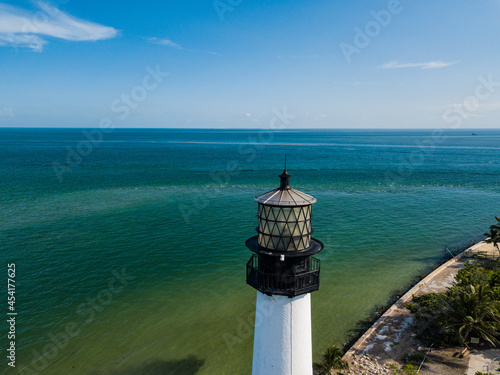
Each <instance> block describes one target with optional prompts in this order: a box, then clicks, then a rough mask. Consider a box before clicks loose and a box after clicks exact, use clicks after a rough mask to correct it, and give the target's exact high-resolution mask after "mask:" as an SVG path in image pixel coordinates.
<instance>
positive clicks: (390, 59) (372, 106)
mask: <svg viewBox="0 0 500 375" xmlns="http://www.w3.org/2000/svg"><path fill="white" fill-rule="evenodd" d="M499 62H500V2H499V1H498V0H484V1H480V2H479V1H475V0H467V1H466V0H439V1H436V0H418V1H416V0H413V1H411V0H400V1H398V0H389V1H378V0H374V1H363V0H357V1H347V0H345V1H340V0H339V1H332V0H330V1H323V0H318V1H314V2H313V1H311V2H303V1H294V0H288V1H275V2H269V1H266V2H265V1H249V0H215V1H214V0H206V1H190V0H183V1H175V2H174V1H163V2H159V1H157V0H141V1H135V0H131V1H127V2H123V1H115V0H107V1H94V0H85V1H83V0H50V1H24V0H17V1H2V0H0V66H1V69H0V87H1V90H0V126H1V127H27V126H32V127H49V126H50V127H52V126H53V127H97V126H98V125H99V124H100V122H101V121H102V120H103V119H110V120H112V121H113V124H114V126H116V127H170V128H172V127H180V128H184V127H192V128H267V127H269V123H270V120H271V119H272V118H273V117H274V114H273V110H274V111H276V110H279V111H283V110H284V108H286V112H287V113H288V114H290V116H292V115H293V116H294V117H293V119H291V120H290V122H289V124H288V125H287V127H289V128H452V127H455V128H460V127H461V128H498V121H499V120H500V63H499ZM152 71H153V72H155V71H156V79H155V74H153V75H152V73H151V72H152ZM167 72H168V77H167V74H166V73H167ZM497 82H498V83H497Z"/></svg>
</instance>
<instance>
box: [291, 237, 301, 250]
mask: <svg viewBox="0 0 500 375" xmlns="http://www.w3.org/2000/svg"><path fill="white" fill-rule="evenodd" d="M293 243H294V244H295V248H296V249H297V250H302V249H303V247H301V241H300V238H294V239H293Z"/></svg>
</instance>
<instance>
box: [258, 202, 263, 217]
mask: <svg viewBox="0 0 500 375" xmlns="http://www.w3.org/2000/svg"><path fill="white" fill-rule="evenodd" d="M260 216H262V205H261V204H259V217H260Z"/></svg>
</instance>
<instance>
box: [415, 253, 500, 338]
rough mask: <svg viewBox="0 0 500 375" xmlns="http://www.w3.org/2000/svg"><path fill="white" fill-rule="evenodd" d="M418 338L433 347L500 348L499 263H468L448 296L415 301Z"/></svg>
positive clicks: (422, 298) (443, 295)
mask: <svg viewBox="0 0 500 375" xmlns="http://www.w3.org/2000/svg"><path fill="white" fill-rule="evenodd" d="M407 308H408V309H409V310H410V311H412V312H413V313H414V314H415V317H416V319H417V328H418V329H419V338H420V339H421V340H422V341H423V342H424V343H425V344H426V345H431V344H433V345H434V346H450V345H466V346H470V340H471V338H472V337H477V338H479V339H480V340H481V342H483V343H486V344H489V345H492V346H496V345H498V344H500V340H499V339H500V262H499V261H498V260H497V261H491V260H490V261H488V260H483V261H482V262H481V263H479V262H478V261H476V262H475V263H474V264H468V263H465V269H463V270H460V271H459V272H458V274H457V276H456V277H455V282H454V284H453V286H452V287H451V288H449V290H448V291H447V292H446V293H443V294H436V293H430V294H426V295H423V296H419V297H414V298H413V304H408V305H407Z"/></svg>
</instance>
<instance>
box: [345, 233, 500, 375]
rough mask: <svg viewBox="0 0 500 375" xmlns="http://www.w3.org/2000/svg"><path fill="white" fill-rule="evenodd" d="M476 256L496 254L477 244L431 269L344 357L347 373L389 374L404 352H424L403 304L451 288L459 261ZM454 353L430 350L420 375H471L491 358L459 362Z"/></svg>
mask: <svg viewBox="0 0 500 375" xmlns="http://www.w3.org/2000/svg"><path fill="white" fill-rule="evenodd" d="M479 253H487V254H492V255H493V254H494V255H498V251H497V250H496V249H495V248H494V247H493V245H491V244H486V243H484V242H480V243H478V244H476V245H474V246H472V247H470V248H469V249H467V250H465V251H464V252H463V253H462V254H460V255H459V256H457V257H455V258H454V259H451V260H450V261H448V262H446V263H445V264H443V265H441V266H440V267H438V268H437V269H435V270H434V271H433V272H431V273H430V274H429V275H427V276H426V277H425V278H424V279H423V280H422V281H420V282H419V283H418V284H417V285H415V286H414V287H413V288H412V289H410V290H409V291H408V292H407V293H406V294H405V295H404V296H403V297H401V298H400V299H399V300H398V301H397V302H396V303H395V304H394V305H393V306H391V307H390V308H389V309H388V310H387V311H386V312H385V313H384V314H383V315H382V316H381V317H380V319H379V320H378V321H377V322H375V324H374V325H373V326H372V327H371V328H370V329H369V330H368V331H367V332H365V334H364V335H363V336H362V337H361V338H360V339H359V340H358V341H357V342H356V343H355V344H354V345H353V346H352V347H351V349H349V350H348V351H347V353H346V354H345V355H344V357H343V359H345V360H346V361H348V362H349V365H350V371H349V372H348V374H353V375H354V374H359V375H362V374H363V373H365V374H367V375H368V374H370V375H371V374H393V373H395V372H396V370H395V369H396V368H401V367H402V366H403V365H404V362H403V361H402V357H403V356H404V355H405V354H406V353H409V352H412V351H417V350H424V349H425V348H423V347H421V345H422V344H420V343H419V342H418V341H417V340H416V339H415V334H414V333H413V332H412V331H411V324H412V323H413V318H412V314H411V313H410V311H409V310H408V309H406V308H405V307H404V304H405V303H407V302H410V301H411V299H412V298H413V296H414V295H417V296H418V295H422V294H427V293H431V292H435V293H442V292H445V291H446V288H448V287H449V286H451V285H452V283H453V280H454V277H455V275H456V274H457V272H458V271H459V270H460V269H462V268H463V267H464V266H463V263H462V262H463V261H464V260H466V259H467V258H468V257H470V256H474V255H477V254H479ZM458 350H459V349H458V348H457V349H444V350H432V351H431V352H430V353H429V359H430V361H429V362H428V363H426V364H424V366H423V367H422V369H421V371H420V374H441V375H464V374H465V373H467V375H469V374H472V375H473V374H475V371H483V366H484V365H485V363H486V362H487V361H490V360H491V359H492V358H490V357H487V356H486V355H485V356H483V355H482V354H481V353H482V352H480V353H471V355H469V356H467V357H465V358H462V359H460V358H458V355H454V354H456V352H457V351H458ZM499 355H500V354H499ZM469 362H471V365H473V367H474V368H480V369H479V370H474V371H473V370H472V369H471V370H470V371H473V372H470V371H469V372H468V367H469ZM391 364H392V365H391ZM388 367H391V369H389V368H388ZM497 368H498V367H496V368H495V369H493V370H496V369H497ZM490 372H492V373H495V372H493V371H491V370H490ZM499 374H500V372H499Z"/></svg>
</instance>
